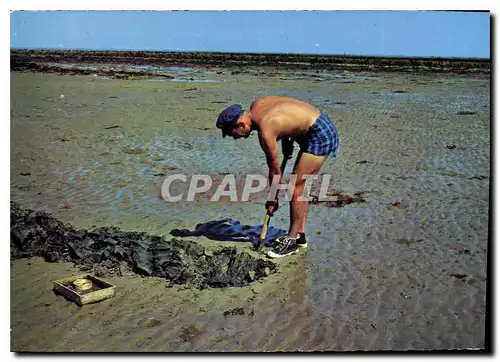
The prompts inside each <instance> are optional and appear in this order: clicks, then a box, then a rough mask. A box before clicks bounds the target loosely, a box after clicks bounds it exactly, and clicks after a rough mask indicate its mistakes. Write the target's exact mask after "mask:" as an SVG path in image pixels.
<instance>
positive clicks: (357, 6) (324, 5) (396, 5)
mask: <svg viewBox="0 0 500 362" xmlns="http://www.w3.org/2000/svg"><path fill="white" fill-rule="evenodd" d="M497 8H498V1H496V2H494V1H486V0H475V1H473V2H466V1H461V0H455V1H441V0H439V1H437V0H432V1H431V0H420V1H418V2H413V3H408V2H406V3H403V2H401V1H398V2H396V1H387V0H379V1H358V2H352V1H349V2H335V4H334V5H333V4H332V3H331V2H330V1H318V0H308V1H300V2H299V1H296V0H294V1H291V0H275V1H272V2H270V1H263V0H252V1H246V2H241V1H239V2H236V1H227V0H213V1H210V2H201V1H199V0H183V1H182V2H166V1H165V2H164V1H148V0H142V1H139V2H138V1H134V2H122V1H108V2H104V1H102V0H87V1H85V2H81V3H74V2H70V1H62V0H50V1H44V2H42V3H40V2H39V1H34V0H18V1H15V2H11V3H7V9H6V11H4V12H2V14H3V16H2V18H1V20H3V21H1V25H0V26H2V28H3V29H4V30H5V31H4V32H3V33H2V34H3V37H2V42H4V43H3V44H2V47H1V49H4V51H5V53H7V54H5V56H4V57H2V61H3V62H4V64H3V67H2V69H5V71H4V73H3V74H4V77H5V78H6V79H3V82H2V85H3V89H4V93H3V97H2V100H3V108H2V110H3V114H4V115H5V118H4V120H3V122H2V123H1V124H2V126H3V127H5V128H7V127H8V128H9V129H8V130H7V129H5V130H4V131H3V132H1V134H2V137H4V139H3V142H0V145H1V147H2V150H1V151H2V152H0V155H1V157H2V164H3V169H4V170H8V171H7V172H6V173H7V174H8V175H9V176H8V177H5V176H4V177H3V178H2V183H3V185H2V186H3V187H2V189H3V191H4V192H3V193H2V198H3V199H2V200H1V205H2V206H1V208H0V210H2V215H1V216H2V217H1V221H2V226H3V228H4V229H3V230H4V233H3V235H4V236H5V237H6V238H7V235H8V230H9V229H10V227H9V221H8V220H9V218H10V216H9V215H10V212H9V211H8V209H7V207H8V206H7V204H8V202H7V201H8V200H9V199H10V76H9V75H8V74H9V73H7V70H8V69H9V47H10V12H9V11H11V10H424V9H425V10H437V9H439V10H457V9H466V10H493V13H494V14H495V15H496V14H497ZM496 20H497V21H496V28H498V26H499V25H498V19H496ZM495 30H496V29H495ZM495 33H497V31H495ZM493 39H494V42H495V45H496V48H498V38H497V37H496V36H495V37H494V38H493ZM493 53H494V52H492V54H491V56H493ZM495 70H496V71H497V69H496V68H495ZM495 73H496V72H495ZM497 79H498V76H497V75H495V79H494V80H495V81H496V80H497ZM495 84H498V83H497V82H495ZM497 101H498V95H497V94H495V98H494V100H493V99H492V102H495V106H496V105H498V102H497ZM7 125H9V126H7ZM494 136H495V140H498V139H499V137H498V136H499V134H498V127H495V134H494ZM494 149H495V150H496V147H494ZM494 155H495V156H496V152H494ZM494 155H492V157H494ZM493 160H494V164H495V169H498V166H499V165H498V161H497V159H496V158H494V159H493ZM494 176H496V175H494ZM494 179H495V180H496V177H494ZM495 186H496V184H495ZM497 196H498V195H496V197H495V200H494V201H497ZM497 221H499V220H498V215H495V220H493V221H492V223H491V224H492V226H493V228H494V227H495V226H496V225H499V223H498V222H497ZM492 243H494V240H492ZM3 245H4V247H5V252H4V253H3V256H4V258H5V262H4V263H2V267H3V268H4V270H3V271H4V273H3V275H4V277H3V278H1V280H2V283H3V284H2V287H3V288H4V289H3V290H10V278H7V277H6V275H10V268H9V265H10V263H9V262H8V255H9V254H10V250H9V249H7V246H6V245H7V242H6V240H4V243H3ZM498 249H499V247H498V246H497V247H495V255H494V256H495V258H494V260H495V261H496V260H498ZM495 275H496V273H492V274H491V275H489V277H490V278H493V279H494V276H495ZM495 284H496V283H495ZM7 288H8V289H7ZM494 300H495V301H498V298H497V293H496V288H495V298H494ZM1 304H2V307H3V313H2V316H3V321H6V322H7V326H5V325H4V326H3V328H2V329H1V331H2V333H3V335H2V338H1V343H2V351H4V352H7V353H8V355H4V356H2V357H7V358H8V359H11V358H15V356H14V355H13V354H12V353H10V352H9V351H10V299H6V298H2V299H1ZM496 307H497V303H495V305H494V309H495V316H496V318H495V327H496V326H497V325H498V324H497V323H496V322H497V319H498V314H499V313H498V308H496ZM498 342H499V337H498V331H497V333H496V335H495V339H494V341H493V346H496V348H498V346H499V343H498ZM115 356H116V357H118V358H123V357H124V355H115ZM47 357H49V358H50V356H47ZM79 357H80V358H82V356H81V355H80V356H79ZM89 357H90V358H92V359H97V360H100V359H102V360H105V359H106V360H107V359H108V358H109V357H113V355H106V356H102V357H101V356H83V358H89ZM164 357H167V358H169V359H178V358H179V359H180V357H174V356H169V355H167V356H163V357H161V358H164ZM200 357H205V358H206V357H209V356H207V355H204V356H200ZM214 357H215V358H219V357H221V356H220V355H219V356H213V357H212V358H214ZM229 357H230V358H231V357H232V355H231V356H229ZM239 357H240V356H239ZM241 357H243V356H241ZM246 357H247V358H248V357H250V358H252V357H253V356H246ZM275 357H276V355H272V356H270V357H262V356H260V358H275ZM297 357H299V358H301V359H302V358H306V357H303V356H297ZM371 357H375V358H386V357H390V356H387V355H385V356H371ZM394 357H396V358H398V357H405V356H398V355H395V356H394ZM449 357H450V358H456V357H455V356H449ZM25 358H26V357H25ZM60 358H61V357H60ZM62 358H64V359H65V358H71V356H68V355H66V356H64V357H62ZM131 358H133V359H134V360H143V359H145V357H137V356H133V357H132V356H131ZM190 358H193V357H190ZM194 358H196V357H194ZM308 358H312V357H307V358H306V359H308ZM327 358H335V360H352V359H361V358H363V357H361V356H356V357H354V356H353V357H350V358H349V357H346V356H338V355H331V356H330V357H327ZM417 358H425V359H426V360H431V359H436V360H437V359H438V356H436V357H427V356H422V357H417ZM441 358H442V357H441ZM471 358H474V357H471ZM476 358H478V357H476ZM2 360H3V359H2Z"/></svg>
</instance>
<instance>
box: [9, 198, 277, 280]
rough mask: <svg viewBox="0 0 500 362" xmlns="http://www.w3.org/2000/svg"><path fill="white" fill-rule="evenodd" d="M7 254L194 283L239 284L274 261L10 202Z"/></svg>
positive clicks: (265, 273) (266, 271) (268, 270)
mask: <svg viewBox="0 0 500 362" xmlns="http://www.w3.org/2000/svg"><path fill="white" fill-rule="evenodd" d="M10 217H11V224H10V225H11V237H10V250H11V258H13V259H18V258H23V257H33V256H41V257H43V258H44V259H45V260H46V261H48V262H57V261H71V262H74V263H75V264H76V265H79V266H81V267H82V269H85V270H87V271H90V270H93V271H94V273H95V274H98V275H101V276H104V275H113V274H114V275H121V273H122V268H126V269H131V270H132V271H133V272H135V273H137V274H140V275H142V276H153V277H160V278H165V279H167V280H169V281H170V282H171V283H173V284H188V285H191V286H194V287H198V288H206V287H226V286H233V287H241V286H245V285H248V284H249V283H250V282H252V281H254V280H258V279H261V278H264V277H266V276H268V275H269V274H271V273H273V272H274V271H276V264H274V263H272V262H271V261H268V260H263V259H256V258H254V257H252V256H251V255H250V254H248V253H245V252H237V250H236V248H234V247H225V248H221V249H218V250H216V251H213V252H206V250H205V248H204V247H202V246H201V245H199V244H197V243H195V242H193V241H189V240H177V239H171V240H167V239H165V238H163V237H160V236H155V235H149V234H147V233H139V232H124V231H121V230H120V229H118V228H114V227H101V228H97V229H94V230H92V231H90V230H86V229H79V230H76V229H74V228H73V227H72V226H71V225H69V224H66V223H63V222H61V221H59V220H57V219H55V218H54V217H52V216H51V215H50V214H48V213H45V212H35V211H33V210H30V209H23V208H21V207H20V206H19V205H18V204H17V203H14V202H11V205H10Z"/></svg>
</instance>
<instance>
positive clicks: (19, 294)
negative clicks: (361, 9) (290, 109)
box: [10, 66, 491, 352]
mask: <svg viewBox="0 0 500 362" xmlns="http://www.w3.org/2000/svg"><path fill="white" fill-rule="evenodd" d="M162 71H163V72H164V73H165V74H168V75H169V77H166V76H163V77H134V76H127V77H126V78H125V79H114V78H113V77H110V76H105V75H99V74H97V71H96V74H78V73H77V74H72V75H61V74H54V73H45V72H27V71H23V72H21V71H19V72H18V71H12V72H11V134H10V136H11V146H10V147H11V148H10V150H11V189H10V193H11V200H12V201H15V202H18V203H19V204H21V205H23V206H25V207H29V208H31V209H33V210H40V211H47V212H50V213H51V214H52V215H53V216H54V217H56V218H58V219H60V220H62V221H64V222H68V223H71V224H72V225H74V226H75V227H77V228H94V227H101V226H114V227H118V228H120V229H122V230H125V231H142V232H147V233H150V234H153V235H159V236H164V237H166V238H172V236H171V234H170V232H171V231H172V230H174V229H189V230H193V229H194V228H195V226H196V225H197V224H199V223H205V222H209V221H212V220H219V219H225V218H231V219H233V220H236V221H238V222H240V223H241V224H244V225H259V224H261V223H262V219H263V216H264V206H263V204H264V201H263V200H262V199H261V198H259V197H255V198H251V199H250V200H249V201H248V202H231V201H230V200H227V199H226V200H221V201H219V202H211V201H210V200H209V199H207V198H199V199H197V200H196V201H195V202H179V203H168V202H166V201H164V200H162V199H161V198H160V197H159V194H160V190H161V186H162V183H163V181H164V180H165V178H166V177H167V176H168V175H173V174H176V173H183V174H186V175H193V174H209V175H211V176H214V177H219V179H221V178H222V177H223V176H224V175H225V174H228V173H232V174H234V175H235V176H236V177H237V178H238V179H239V178H241V177H244V175H247V174H263V175H266V174H267V166H266V161H265V157H264V153H263V152H262V150H261V149H260V147H259V142H258V139H257V137H256V135H252V136H250V138H248V139H246V140H237V141H234V140H232V139H228V138H225V139H222V137H221V133H220V130H218V129H216V128H215V120H216V117H217V115H218V114H219V112H220V111H221V110H222V109H224V108H225V107H226V106H228V105H230V104H233V103H240V104H242V105H243V107H245V108H247V109H248V107H249V105H250V104H251V102H252V101H253V100H254V99H255V98H256V97H258V96H263V95H283V96H290V97H296V98H300V99H302V100H305V101H308V102H311V103H312V104H314V105H315V106H316V107H318V108H319V109H320V110H321V111H322V112H324V113H326V114H328V115H329V116H330V118H331V119H332V121H333V122H334V123H335V124H336V127H337V129H338V132H339V137H340V145H339V151H338V156H337V157H336V158H335V159H330V160H328V161H327V163H326V164H325V165H324V167H323V169H322V170H321V173H322V174H330V175H331V182H330V189H332V190H341V191H342V192H343V193H345V194H349V195H354V194H356V193H358V194H360V195H362V196H363V199H364V202H356V203H352V204H350V205H344V206H343V207H326V206H325V205H321V204H317V205H311V206H310V211H309V217H308V225H307V237H308V242H309V247H308V248H307V250H304V251H301V252H300V253H299V254H298V255H295V256H291V257H287V258H283V259H280V260H274V262H275V263H276V264H277V267H278V271H277V272H276V273H273V274H271V275H269V276H268V277H266V278H264V279H261V280H258V281H255V282H253V283H250V284H249V285H248V286H244V287H227V288H207V289H203V290H199V289H197V288H191V287H187V286H183V285H174V286H172V285H170V284H169V283H167V281H166V280H165V279H161V278H154V277H147V278H145V277H141V276H139V275H136V274H133V273H130V274H127V275H123V276H109V277H107V278H105V279H106V280H108V281H110V282H111V283H112V284H115V285H116V286H117V295H116V296H115V297H114V298H111V299H108V300H105V301H102V302H100V303H96V304H92V305H86V306H83V307H78V306H76V305H75V304H73V303H71V302H68V301H67V300H65V299H64V298H62V297H60V296H55V295H54V293H53V291H52V282H53V281H54V280H57V279H60V278H63V277H66V276H70V275H76V274H79V273H81V271H80V270H79V268H78V267H76V266H75V265H73V264H72V263H48V262H46V261H44V260H43V259H42V258H39V257H36V258H28V259H20V260H15V261H12V262H11V350H12V351H30V352H35V351H36V352H38V351H78V352H83V351H86V352H87V351H96V352H104V351H115V352H117V351H124V352H125V351H155V352H180V351H231V352H232V351H297V350H300V351H355V350H369V351H373V350H390V351H399V350H436V349H445V350H450V349H465V348H484V347H485V338H486V323H487V320H486V291H487V256H488V235H489V227H488V218H489V202H490V192H489V187H490V157H491V154H490V146H491V141H490V137H491V134H490V111H491V110H490V78H489V75H485V74H475V73H470V74H445V73H443V74H440V73H419V72H413V73H402V72H381V71H377V72H375V71H356V72H354V71H341V70H338V71H327V70H314V69H307V70H300V69H293V70H290V69H288V70H287V69H281V68H276V69H274V68H272V67H248V68H242V69H240V70H239V71H237V70H235V69H234V68H224V67H215V66H214V67H210V66H204V67H201V66H200V67H194V66H184V67H183V66H175V67H165V69H163V70H162ZM296 154H297V150H296V151H295V154H294V155H296ZM292 167H293V162H289V165H288V167H287V169H286V173H289V172H291V169H292ZM271 223H272V226H274V227H277V228H281V229H287V228H288V205H287V204H286V203H285V204H284V205H283V206H282V207H281V208H280V210H279V211H278V212H277V213H276V215H275V216H274V217H273V218H272V221H271ZM185 239H186V240H192V241H195V242H197V243H199V244H200V245H203V246H204V247H205V248H207V250H217V249H218V248H221V247H226V246H234V247H236V248H237V250H239V251H244V252H247V253H249V254H251V255H252V256H254V257H262V256H261V255H259V254H258V253H257V252H255V251H253V250H252V248H251V244H250V243H246V242H230V241H215V240H211V239H209V238H206V237H203V236H200V237H186V238H185ZM238 308H239V309H238ZM235 309H237V311H236V312H235V313H225V312H227V311H231V310H235Z"/></svg>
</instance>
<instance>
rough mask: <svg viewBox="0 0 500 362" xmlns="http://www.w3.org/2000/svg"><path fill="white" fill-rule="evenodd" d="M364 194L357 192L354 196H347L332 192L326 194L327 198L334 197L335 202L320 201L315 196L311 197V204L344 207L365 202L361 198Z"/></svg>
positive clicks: (340, 192)
mask: <svg viewBox="0 0 500 362" xmlns="http://www.w3.org/2000/svg"><path fill="white" fill-rule="evenodd" d="M365 193H366V192H365V191H359V192H356V193H355V194H354V195H348V194H344V193H343V191H338V192H334V193H331V194H327V196H334V197H336V199H335V200H331V201H320V200H319V198H318V197H317V196H313V199H312V201H311V204H313V205H323V206H326V207H332V208H338V207H344V206H346V205H350V204H354V203H362V202H366V200H365V199H364V198H363V197H362V196H363V195H364V194H365Z"/></svg>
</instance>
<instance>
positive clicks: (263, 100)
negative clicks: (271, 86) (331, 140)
mask: <svg viewBox="0 0 500 362" xmlns="http://www.w3.org/2000/svg"><path fill="white" fill-rule="evenodd" d="M249 111H250V113H251V115H252V120H253V121H254V122H255V124H256V125H257V126H258V128H259V131H260V132H263V133H271V134H273V135H275V136H276V138H277V139H284V138H297V137H300V136H302V135H303V134H305V133H306V132H307V130H308V129H309V127H311V126H312V125H313V124H314V122H315V121H316V119H317V118H318V116H319V115H320V111H319V110H318V109H317V108H316V107H314V106H313V105H311V104H309V103H306V102H303V101H301V100H298V99H293V98H287V97H278V96H265V97H260V98H257V99H256V100H255V101H254V102H253V103H252V105H251V106H250V109H249Z"/></svg>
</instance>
